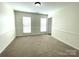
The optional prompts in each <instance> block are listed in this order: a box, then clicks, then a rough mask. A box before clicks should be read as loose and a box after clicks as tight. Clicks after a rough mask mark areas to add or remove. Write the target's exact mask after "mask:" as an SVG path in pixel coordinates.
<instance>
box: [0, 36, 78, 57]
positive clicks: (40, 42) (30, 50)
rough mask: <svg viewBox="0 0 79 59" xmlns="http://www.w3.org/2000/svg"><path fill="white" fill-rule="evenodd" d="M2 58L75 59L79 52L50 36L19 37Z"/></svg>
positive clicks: (4, 52) (3, 53)
mask: <svg viewBox="0 0 79 59" xmlns="http://www.w3.org/2000/svg"><path fill="white" fill-rule="evenodd" d="M0 56H1V57H68V56H69V57H75V56H79V51H78V50H76V49H74V48H72V47H70V46H68V45H66V44H64V43H62V42H60V41H58V40H57V39H55V38H53V37H51V36H50V35H37V36H27V37H17V38H16V39H15V40H14V41H13V42H12V43H11V44H10V45H9V46H8V47H7V48H6V49H5V50H4V51H3V52H2V54H1V55H0Z"/></svg>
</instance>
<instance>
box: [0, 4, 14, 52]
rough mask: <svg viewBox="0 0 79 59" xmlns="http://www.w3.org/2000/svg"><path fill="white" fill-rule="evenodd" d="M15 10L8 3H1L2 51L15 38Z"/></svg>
mask: <svg viewBox="0 0 79 59" xmlns="http://www.w3.org/2000/svg"><path fill="white" fill-rule="evenodd" d="M14 24H15V21H14V12H13V10H12V9H11V8H10V6H9V5H8V4H7V3H0V53H1V52H2V51H3V50H4V49H5V48H6V47H7V46H8V45H9V44H10V43H11V41H12V40H13V39H14V38H15V25H14Z"/></svg>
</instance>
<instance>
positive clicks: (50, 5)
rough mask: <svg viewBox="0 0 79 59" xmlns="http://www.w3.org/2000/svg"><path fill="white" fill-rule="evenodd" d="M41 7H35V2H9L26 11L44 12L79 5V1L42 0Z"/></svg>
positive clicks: (12, 5)
mask: <svg viewBox="0 0 79 59" xmlns="http://www.w3.org/2000/svg"><path fill="white" fill-rule="evenodd" d="M41 3H42V6H41V7H35V6H34V2H9V3H8V4H10V5H11V7H12V8H13V9H14V10H19V11H25V12H35V13H42V14H49V13H52V12H53V11H54V10H56V9H58V8H61V7H64V6H70V5H79V3H78V2H41Z"/></svg>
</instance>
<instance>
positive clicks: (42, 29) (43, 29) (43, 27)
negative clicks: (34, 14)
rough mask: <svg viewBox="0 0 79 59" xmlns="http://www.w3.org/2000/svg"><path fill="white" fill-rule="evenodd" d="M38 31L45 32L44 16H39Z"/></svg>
mask: <svg viewBox="0 0 79 59" xmlns="http://www.w3.org/2000/svg"><path fill="white" fill-rule="evenodd" d="M40 31H41V32H46V18H41V21H40Z"/></svg>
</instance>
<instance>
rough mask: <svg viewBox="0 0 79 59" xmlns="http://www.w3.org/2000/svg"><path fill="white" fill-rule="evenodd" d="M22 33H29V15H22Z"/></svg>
mask: <svg viewBox="0 0 79 59" xmlns="http://www.w3.org/2000/svg"><path fill="white" fill-rule="evenodd" d="M23 33H31V17H25V16H24V17H23Z"/></svg>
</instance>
